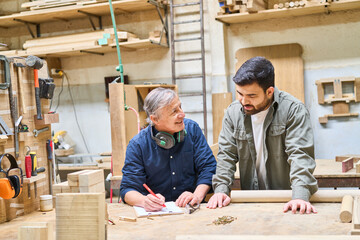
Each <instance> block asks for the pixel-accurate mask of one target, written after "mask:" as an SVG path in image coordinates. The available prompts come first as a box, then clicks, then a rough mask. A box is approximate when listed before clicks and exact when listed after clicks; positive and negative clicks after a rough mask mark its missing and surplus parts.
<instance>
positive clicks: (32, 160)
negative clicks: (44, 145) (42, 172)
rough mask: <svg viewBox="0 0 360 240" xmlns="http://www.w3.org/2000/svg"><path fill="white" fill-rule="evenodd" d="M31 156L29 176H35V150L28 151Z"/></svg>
mask: <svg viewBox="0 0 360 240" xmlns="http://www.w3.org/2000/svg"><path fill="white" fill-rule="evenodd" d="M30 157H31V166H32V167H31V176H37V171H36V170H37V169H36V168H37V159H36V152H30Z"/></svg>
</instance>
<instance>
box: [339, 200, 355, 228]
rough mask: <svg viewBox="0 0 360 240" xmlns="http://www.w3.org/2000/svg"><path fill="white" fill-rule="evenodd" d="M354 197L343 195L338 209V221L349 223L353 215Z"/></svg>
mask: <svg viewBox="0 0 360 240" xmlns="http://www.w3.org/2000/svg"><path fill="white" fill-rule="evenodd" d="M353 204H354V198H353V197H352V196H350V195H345V196H344V197H343V199H342V202H341V209H340V221H341V222H343V223H349V222H351V220H352V215H353Z"/></svg>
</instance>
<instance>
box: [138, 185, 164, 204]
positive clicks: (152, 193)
mask: <svg viewBox="0 0 360 240" xmlns="http://www.w3.org/2000/svg"><path fill="white" fill-rule="evenodd" d="M143 186H144V188H146V190H148V192H149V193H150V194H151V195H153V196H154V197H156V198H158V199H160V198H159V197H158V196H156V194H155V193H154V192H153V191H152V190H151V189H150V188H149V187H148V185H146V183H144V184H143ZM162 206H163V207H166V205H165V204H163V205H162Z"/></svg>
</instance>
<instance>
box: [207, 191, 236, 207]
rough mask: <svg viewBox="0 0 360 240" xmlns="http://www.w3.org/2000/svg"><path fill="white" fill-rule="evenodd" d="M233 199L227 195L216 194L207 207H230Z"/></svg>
mask: <svg viewBox="0 0 360 240" xmlns="http://www.w3.org/2000/svg"><path fill="white" fill-rule="evenodd" d="M230 200H231V198H230V197H229V196H228V195H226V194H225V193H215V194H214V195H213V196H212V197H211V198H210V200H209V202H208V203H207V205H206V207H207V208H210V209H215V208H217V207H219V208H222V207H225V206H227V205H229V203H230Z"/></svg>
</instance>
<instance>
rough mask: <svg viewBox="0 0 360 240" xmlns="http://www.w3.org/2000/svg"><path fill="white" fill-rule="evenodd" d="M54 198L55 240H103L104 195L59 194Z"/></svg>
mask: <svg viewBox="0 0 360 240" xmlns="http://www.w3.org/2000/svg"><path fill="white" fill-rule="evenodd" d="M56 198H57V199H56V239H57V240H77V239H88V240H92V239H94V240H104V239H105V194H104V193H61V194H58V195H57V196H56Z"/></svg>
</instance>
